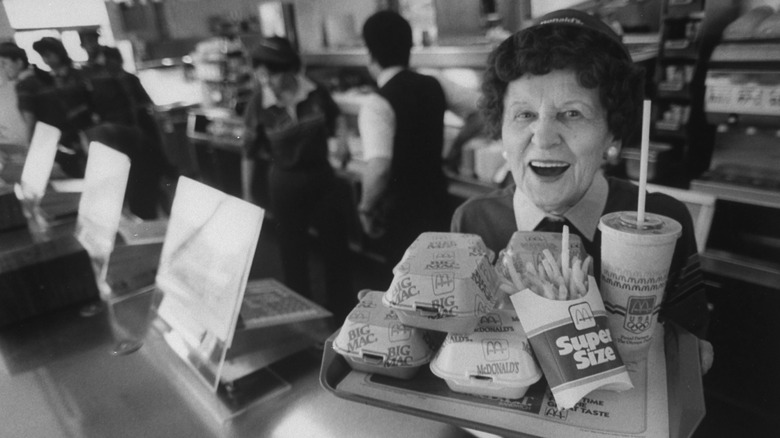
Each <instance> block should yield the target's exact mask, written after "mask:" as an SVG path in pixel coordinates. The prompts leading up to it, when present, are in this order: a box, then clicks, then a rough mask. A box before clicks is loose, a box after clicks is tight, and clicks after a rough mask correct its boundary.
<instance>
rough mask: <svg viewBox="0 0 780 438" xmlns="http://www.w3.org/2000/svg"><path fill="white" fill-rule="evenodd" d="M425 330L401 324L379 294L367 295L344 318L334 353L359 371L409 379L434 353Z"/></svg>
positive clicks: (370, 293) (369, 293)
mask: <svg viewBox="0 0 780 438" xmlns="http://www.w3.org/2000/svg"><path fill="white" fill-rule="evenodd" d="M431 344H432V340H431V339H429V337H428V334H427V333H426V332H425V331H424V330H420V329H417V328H414V327H408V326H405V325H403V324H401V321H399V320H398V315H396V313H395V312H394V311H393V310H392V309H388V308H387V307H385V306H384V305H382V292H377V291H369V292H368V293H366V294H365V295H364V296H363V298H361V300H360V302H359V303H358V304H357V306H355V308H354V309H352V312H350V314H349V315H348V316H347V319H346V321H344V325H343V326H342V328H341V331H340V332H339V334H338V336H336V339H334V341H333V350H334V351H336V353H338V354H340V355H342V356H344V358H345V359H346V360H347V362H348V363H349V365H350V366H351V367H352V368H353V369H355V370H358V371H364V372H367V373H376V374H383V375H387V376H390V377H396V378H399V379H411V378H412V377H414V375H415V374H417V371H419V369H420V367H421V366H422V365H425V364H427V363H428V362H430V360H431V358H432V357H433V354H434V350H433V348H432V347H431Z"/></svg>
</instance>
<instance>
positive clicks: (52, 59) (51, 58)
mask: <svg viewBox="0 0 780 438" xmlns="http://www.w3.org/2000/svg"><path fill="white" fill-rule="evenodd" d="M41 59H43V62H45V63H46V65H48V66H49V68H51V69H57V68H60V67H62V60H61V59H60V56H59V55H57V54H56V53H54V52H43V53H41Z"/></svg>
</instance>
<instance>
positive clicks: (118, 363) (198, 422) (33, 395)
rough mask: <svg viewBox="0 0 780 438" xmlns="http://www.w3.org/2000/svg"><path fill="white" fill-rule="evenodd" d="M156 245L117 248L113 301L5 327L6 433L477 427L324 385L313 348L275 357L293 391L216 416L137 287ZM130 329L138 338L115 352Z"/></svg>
mask: <svg viewBox="0 0 780 438" xmlns="http://www.w3.org/2000/svg"><path fill="white" fill-rule="evenodd" d="M160 248H161V246H160V245H159V244H155V245H146V246H119V247H117V249H116V250H115V253H114V255H113V256H112V259H111V265H110V267H109V274H108V281H109V284H111V285H112V287H114V288H115V290H117V291H118V293H119V294H120V295H121V299H119V300H117V301H115V304H114V305H113V307H112V308H111V309H110V311H107V309H106V306H105V305H101V306H100V308H102V311H100V312H98V313H97V314H94V315H91V313H92V312H90V311H88V310H90V309H92V310H94V309H93V308H91V307H90V306H89V305H88V304H89V303H83V304H78V305H75V306H71V307H67V308H64V309H61V310H59V311H56V312H54V313H50V314H46V315H42V316H40V317H36V318H34V319H29V320H26V321H22V322H20V323H17V324H15V325H12V326H7V327H4V328H1V329H0V358H2V359H1V360H0V413H2V414H0V418H1V419H2V421H0V436H4V437H5V436H9V437H10V436H28V437H39V436H40V437H74V436H81V437H106V436H111V437H123V436H127V437H139V436H166V437H170V436H189V437H210V436H214V437H217V436H235V437H243V436H253V437H254V436H262V437H275V436H278V437H287V436H290V437H301V436H316V437H347V436H369V435H370V436H372V437H384V436H387V437H396V436H426V437H459V436H469V434H468V433H466V432H465V431H463V430H461V429H459V428H457V427H455V426H452V425H448V424H444V423H440V422H436V421H431V420H427V419H423V418H418V417H414V416H410V415H406V414H402V413H397V412H391V411H386V410H381V409H376V408H373V407H370V406H367V405H364V404H359V403H353V402H349V401H346V400H342V399H339V398H337V397H335V396H334V395H332V394H330V393H328V392H327V391H325V390H324V389H323V388H322V387H321V386H320V383H319V380H318V373H319V368H320V360H321V358H322V350H321V348H320V349H318V348H316V347H314V348H311V349H309V350H305V351H303V352H301V353H298V354H296V355H294V356H291V357H290V358H288V359H285V360H284V361H282V362H279V363H277V364H275V365H274V366H272V368H273V369H274V371H275V372H276V373H277V374H278V375H279V376H281V378H282V379H284V380H285V381H286V382H287V383H289V384H290V389H289V390H287V391H285V392H282V393H281V394H278V395H273V396H270V397H269V398H267V399H263V400H260V401H258V402H256V403H254V404H251V405H249V407H248V408H247V409H246V410H245V411H244V412H242V413H240V414H238V415H236V416H235V417H232V418H224V417H220V416H219V415H215V413H216V412H215V410H214V409H213V405H214V403H216V401H215V400H216V399H215V398H214V395H213V394H212V393H210V392H209V390H208V388H206V387H205V385H203V384H202V383H201V381H199V380H197V377H196V376H195V374H194V373H192V372H191V371H190V370H189V369H188V368H186V366H185V365H184V362H183V361H181V360H180V359H179V358H178V357H177V356H175V355H173V354H171V353H172V352H171V351H170V349H168V348H166V347H167V346H166V344H165V342H161V340H162V338H161V336H160V335H159V333H157V331H156V330H155V329H149V327H150V320H151V315H152V312H150V311H149V309H150V306H151V304H152V299H153V297H154V294H153V293H151V292H149V291H148V289H147V291H146V292H142V293H138V292H137V291H138V287H140V286H142V285H143V284H142V283H147V284H148V282H149V281H150V279H153V278H154V269H156V266H157V263H158V260H159V251H160ZM90 315H91V316H90ZM128 333H130V334H135V335H137V336H140V337H142V339H144V342H143V345H142V347H141V348H140V349H139V350H138V351H136V352H134V353H131V354H128V355H116V354H114V352H115V349H114V347H115V345H116V342H117V340H119V339H120V338H124V337H126V336H127V334H128ZM204 394H205V396H204Z"/></svg>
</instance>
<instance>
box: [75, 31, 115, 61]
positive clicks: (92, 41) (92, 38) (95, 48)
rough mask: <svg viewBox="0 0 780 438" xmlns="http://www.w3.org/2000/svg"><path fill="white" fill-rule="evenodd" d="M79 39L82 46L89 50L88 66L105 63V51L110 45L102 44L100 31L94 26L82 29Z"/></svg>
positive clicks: (86, 50)
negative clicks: (93, 27)
mask: <svg viewBox="0 0 780 438" xmlns="http://www.w3.org/2000/svg"><path fill="white" fill-rule="evenodd" d="M79 40H80V41H81V48H83V49H84V51H85V52H87V67H88V68H92V67H94V66H96V65H103V64H105V58H104V53H103V51H104V50H105V49H107V48H108V47H106V46H103V45H102V44H100V31H98V30H97V29H92V28H88V29H82V30H80V31H79Z"/></svg>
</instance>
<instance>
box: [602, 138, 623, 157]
mask: <svg viewBox="0 0 780 438" xmlns="http://www.w3.org/2000/svg"><path fill="white" fill-rule="evenodd" d="M622 147H623V142H622V141H621V140H618V139H616V138H615V137H612V139H611V141H610V142H609V144H608V145H607V147H606V148H605V149H604V155H603V158H604V161H607V162H609V163H614V162H616V160H617V158H618V157H619V156H620V149H622Z"/></svg>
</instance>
